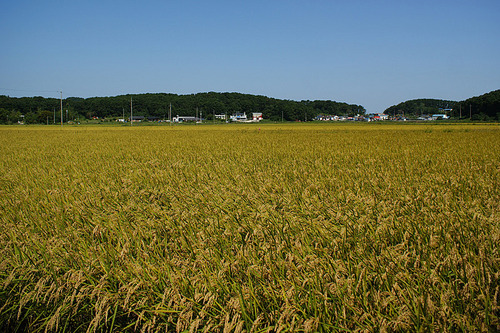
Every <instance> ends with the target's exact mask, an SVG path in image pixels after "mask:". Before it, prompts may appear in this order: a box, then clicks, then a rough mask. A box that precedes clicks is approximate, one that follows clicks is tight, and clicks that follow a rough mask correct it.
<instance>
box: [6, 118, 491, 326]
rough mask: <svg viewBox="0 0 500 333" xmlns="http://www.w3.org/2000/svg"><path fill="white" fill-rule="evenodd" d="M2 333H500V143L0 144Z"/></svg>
mask: <svg viewBox="0 0 500 333" xmlns="http://www.w3.org/2000/svg"><path fill="white" fill-rule="evenodd" d="M0 143H1V145H0V154H1V155H0V156H1V158H0V222H1V227H2V229H1V230H2V231H1V233H0V258H1V261H0V279H1V280H0V286H1V287H0V330H1V331H16V330H17V331H19V332H44V331H47V332H52V331H57V332H63V331H66V332H102V331H138V332H139V331H146V332H149V331H151V332H157V331H167V332H302V331H304V332H331V331H369V332H371V331H389V332H391V331H498V330H500V319H499V316H500V253H499V249H500V214H499V213H500V204H499V202H500V186H499V185H500V126H498V125H488V124H479V125H472V124H470V125H466V124H462V125H449V124H446V125H429V124H425V125H424V124H412V125H396V124H387V125H378V124H328V125H323V124H310V125H309V124H273V125H271V124H263V125H210V126H208V125H201V126H155V127H146V126H134V127H126V126H107V127H106V126H83V127H69V126H68V127H64V128H60V127H56V126H26V127H23V126H12V127H7V126H5V127H0Z"/></svg>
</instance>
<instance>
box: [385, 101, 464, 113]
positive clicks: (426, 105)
mask: <svg viewBox="0 0 500 333" xmlns="http://www.w3.org/2000/svg"><path fill="white" fill-rule="evenodd" d="M456 104H457V102H456V101H446V100H442V99H413V100H409V101H406V102H403V103H399V104H398V105H393V106H391V107H389V108H387V109H386V110H385V111H384V113H385V114H388V115H390V116H393V115H405V116H407V117H412V116H414V117H416V116H420V115H423V114H436V113H440V111H439V109H453V108H454V106H455V105H456Z"/></svg>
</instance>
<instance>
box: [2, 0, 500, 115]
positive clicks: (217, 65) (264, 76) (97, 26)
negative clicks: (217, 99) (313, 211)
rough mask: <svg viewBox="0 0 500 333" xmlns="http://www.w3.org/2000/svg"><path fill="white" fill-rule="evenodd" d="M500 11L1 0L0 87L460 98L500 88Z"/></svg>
mask: <svg viewBox="0 0 500 333" xmlns="http://www.w3.org/2000/svg"><path fill="white" fill-rule="evenodd" d="M499 17H500V1H498V0H491V1H486V0H475V1H472V0H471V1H462V0H454V1H451V0H450V1H440V0H433V1H427V0H419V1H414V0H412V1H409V0H408V1H407V0H399V1H395V0H392V1H390V0H387V1H383V0H380V1H374V0H373V1H372V0H365V1H361V0H350V1H347V0H346V1H326V0H324V1H323V0H307V1H306V0H304V1H296V0H289V1H284V0H267V1H261V0H254V1H239V0H232V1H222V0H219V1H217V0H214V1H195V0H186V1H180V0H179V1H153V0H151V1H150V0H142V1H129V0H124V1H110V0H100V1H94V0H86V1H80V0H73V1H62V0H61V1H50V0H49V1H27V0H15V1H14V0H12V1H10V0H7V1H3V2H2V4H1V5H0V43H1V45H2V48H1V51H0V94H3V95H10V96H16V97H20V96H45V97H58V96H59V94H58V93H57V91H59V90H63V94H64V97H69V96H79V97H92V96H115V95H121V94H127V93H146V92H168V93H176V94H191V93H197V92H207V91H217V92H226V91H229V92H241V93H249V94H258V95H265V96H269V97H275V98H282V99H291V100H316V99H329V100H336V101H342V102H348V103H355V104H361V105H363V106H364V107H365V108H366V109H367V111H368V112H379V111H380V112H382V111H383V110H385V109H386V108H387V107H389V106H391V105H394V104H397V103H400V102H402V101H405V100H408V99H415V98H442V99H451V100H462V99H466V98H468V97H472V96H477V95H481V94H483V93H486V92H489V91H492V90H496V89H500V37H499V36H500V19H499Z"/></svg>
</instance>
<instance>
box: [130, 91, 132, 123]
mask: <svg viewBox="0 0 500 333" xmlns="http://www.w3.org/2000/svg"><path fill="white" fill-rule="evenodd" d="M130 126H132V96H130Z"/></svg>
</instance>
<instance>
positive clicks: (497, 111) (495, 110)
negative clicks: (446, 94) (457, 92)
mask: <svg viewBox="0 0 500 333" xmlns="http://www.w3.org/2000/svg"><path fill="white" fill-rule="evenodd" d="M460 107H461V108H462V117H470V116H472V120H498V121H500V90H494V91H491V92H489V93H487V94H484V95H481V96H477V97H472V98H469V99H466V100H465V101H461V102H459V103H458V105H457V107H456V108H457V109H459V108H460Z"/></svg>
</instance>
